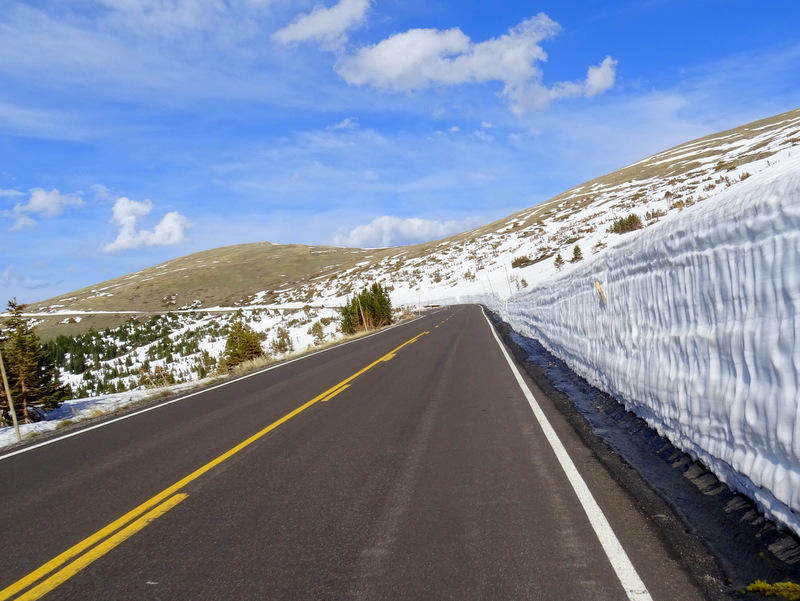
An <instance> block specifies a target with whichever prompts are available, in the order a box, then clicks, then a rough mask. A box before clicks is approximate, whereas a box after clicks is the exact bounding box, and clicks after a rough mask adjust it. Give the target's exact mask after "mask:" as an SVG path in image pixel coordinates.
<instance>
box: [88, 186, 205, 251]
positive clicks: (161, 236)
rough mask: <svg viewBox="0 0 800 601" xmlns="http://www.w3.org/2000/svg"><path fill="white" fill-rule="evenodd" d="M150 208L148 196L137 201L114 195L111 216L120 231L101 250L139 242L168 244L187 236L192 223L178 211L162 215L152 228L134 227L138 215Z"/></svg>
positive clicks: (134, 244)
mask: <svg viewBox="0 0 800 601" xmlns="http://www.w3.org/2000/svg"><path fill="white" fill-rule="evenodd" d="M152 210H153V203H152V202H151V201H150V200H143V201H142V202H137V201H135V200H131V199H130V198H126V197H124V196H123V197H120V198H117V201H116V202H115V203H114V209H113V211H112V218H111V219H112V221H113V222H114V223H115V224H117V225H118V226H119V234H117V238H116V239H115V240H114V241H113V242H110V243H108V244H106V245H105V246H103V252H107V253H112V252H119V251H122V250H128V249H131V248H138V247H140V246H169V245H175V244H180V243H181V242H183V241H184V240H185V239H186V236H185V233H186V230H187V229H188V228H189V227H191V225H192V224H191V223H190V222H189V220H188V219H187V218H186V217H184V216H183V215H181V214H180V213H178V212H177V211H172V212H170V213H167V214H166V215H164V217H163V218H162V219H161V221H160V222H159V223H158V225H156V226H155V227H154V228H153V229H151V230H141V229H137V225H138V222H139V219H140V218H142V217H145V216H147V215H149V214H150V212H151V211H152Z"/></svg>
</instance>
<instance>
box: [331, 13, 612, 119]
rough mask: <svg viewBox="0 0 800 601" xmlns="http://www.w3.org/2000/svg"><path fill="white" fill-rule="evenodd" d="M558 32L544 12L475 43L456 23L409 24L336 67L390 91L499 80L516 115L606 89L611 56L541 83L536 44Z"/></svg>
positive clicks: (541, 56) (541, 57)
mask: <svg viewBox="0 0 800 601" xmlns="http://www.w3.org/2000/svg"><path fill="white" fill-rule="evenodd" d="M560 31H561V26H560V25H559V24H558V23H556V22H555V21H553V20H552V19H550V17H548V16H547V15H545V14H544V13H540V14H538V15H537V16H535V17H532V18H530V19H527V20H525V21H523V22H522V23H520V24H519V25H517V26H516V27H512V28H511V29H509V31H508V33H506V34H505V35H503V36H500V37H499V38H494V39H491V40H488V41H486V42H480V43H474V42H472V40H471V39H470V38H469V37H468V36H467V35H466V34H464V33H463V32H462V31H461V30H460V29H458V28H453V29H448V30H445V31H443V30H437V29H411V30H409V31H406V32H404V33H398V34H395V35H393V36H391V37H389V38H387V39H385V40H383V41H381V42H379V43H377V44H375V45H372V46H365V47H363V48H361V49H360V50H358V51H357V52H356V53H355V54H353V55H349V56H344V57H341V58H340V59H339V61H338V63H337V65H336V70H337V72H338V73H339V75H341V76H342V77H343V78H344V79H345V81H347V82H348V83H351V84H356V85H370V86H373V87H376V88H379V89H386V90H395V91H412V90H417V89H421V88H425V87H428V86H433V85H460V84H466V83H485V82H488V81H499V82H502V83H503V86H504V87H503V91H502V95H503V96H505V97H506V98H507V99H508V101H509V103H510V104H511V108H512V110H513V111H514V112H515V113H517V114H522V113H524V112H526V111H528V110H531V109H538V108H544V107H546V106H547V105H548V104H549V103H550V102H551V101H552V100H555V99H557V98H565V97H569V96H595V95H597V94H600V93H602V92H604V91H606V90H607V89H608V88H610V87H611V86H612V85H613V83H614V75H615V68H616V64H617V62H616V61H615V60H613V59H612V58H610V57H608V58H606V59H605V60H604V61H603V62H602V63H601V64H600V65H598V66H596V67H590V68H589V71H588V75H587V78H586V80H585V81H583V82H579V83H574V82H560V83H556V84H554V85H553V86H552V87H547V86H545V85H544V84H543V83H542V71H541V69H540V68H539V67H538V66H537V63H539V62H543V61H545V60H547V53H546V52H545V51H544V50H543V49H542V47H541V46H540V43H541V42H542V41H543V40H546V39H548V38H551V37H553V36H555V35H557V34H558V33H559V32H560Z"/></svg>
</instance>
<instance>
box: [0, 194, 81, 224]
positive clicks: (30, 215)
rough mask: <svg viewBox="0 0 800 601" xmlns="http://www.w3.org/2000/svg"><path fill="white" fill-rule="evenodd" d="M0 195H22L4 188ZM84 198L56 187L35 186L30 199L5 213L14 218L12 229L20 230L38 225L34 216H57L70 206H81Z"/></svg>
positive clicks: (4, 213)
mask: <svg viewBox="0 0 800 601" xmlns="http://www.w3.org/2000/svg"><path fill="white" fill-rule="evenodd" d="M2 192H3V193H2V194H0V196H22V193H20V192H17V191H16V190H3V191H2ZM82 204H83V199H82V198H81V197H80V196H78V195H75V194H61V192H59V191H58V190H56V189H55V188H54V189H52V190H50V191H47V190H43V189H42V188H33V189H32V190H31V195H30V197H29V198H28V201H27V202H25V203H17V204H16V205H14V208H13V209H11V210H10V211H4V212H3V215H5V216H6V217H9V218H11V219H13V220H14V225H13V226H11V229H12V230H19V229H22V228H26V227H33V226H34V225H36V220H35V219H34V216H37V215H38V216H40V217H56V216H57V215H60V214H61V213H63V212H64V210H65V209H66V208H67V207H69V206H80V205H82Z"/></svg>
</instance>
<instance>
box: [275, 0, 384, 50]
mask: <svg viewBox="0 0 800 601" xmlns="http://www.w3.org/2000/svg"><path fill="white" fill-rule="evenodd" d="M372 2H373V0H339V3H338V4H336V5H334V6H332V7H330V8H324V7H323V6H320V5H317V6H315V7H314V10H312V11H311V12H310V13H309V14H307V15H300V16H299V17H297V18H296V19H295V20H294V21H292V23H291V24H289V25H287V26H286V27H284V28H283V29H280V30H278V31H276V32H275V33H274V34H272V39H273V40H275V41H276V42H279V43H281V44H291V43H294V42H305V41H308V40H316V41H317V42H318V43H319V44H320V45H321V46H322V47H323V48H325V49H328V50H334V49H337V48H339V47H341V46H342V44H343V43H344V42H345V40H346V37H345V33H346V32H347V30H348V29H352V28H353V27H357V26H359V25H361V24H363V23H364V20H365V19H366V15H367V10H368V9H369V8H370V6H372Z"/></svg>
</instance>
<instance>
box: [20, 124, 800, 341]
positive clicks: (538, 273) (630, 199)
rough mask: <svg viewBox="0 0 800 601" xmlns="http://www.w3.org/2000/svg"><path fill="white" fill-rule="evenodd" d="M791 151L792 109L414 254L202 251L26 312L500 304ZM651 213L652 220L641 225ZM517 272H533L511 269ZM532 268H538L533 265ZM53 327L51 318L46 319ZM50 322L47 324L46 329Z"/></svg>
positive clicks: (258, 247) (259, 248)
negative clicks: (459, 301)
mask: <svg viewBox="0 0 800 601" xmlns="http://www.w3.org/2000/svg"><path fill="white" fill-rule="evenodd" d="M797 145H800V109H799V110H794V111H790V112H788V113H784V114H782V115H777V116H775V117H771V118H769V119H764V120H761V121H757V122H754V123H750V124H748V125H745V126H742V127H739V128H736V129H732V130H729V131H725V132H721V133H719V134H714V135H711V136H706V137H704V138H701V139H698V140H694V141H691V142H688V143H686V144H682V145H679V146H676V147H674V148H671V149H669V150H666V151H664V152H660V153H658V154H656V155H653V156H651V157H649V158H647V159H644V160H642V161H639V162H637V163H634V164H633V165H630V166H628V167H625V168H623V169H620V170H619V171H616V172H613V173H610V174H608V175H605V176H603V177H600V178H597V179H595V180H592V181H589V182H586V183H584V184H582V185H580V186H577V187H575V188H573V189H571V190H568V191H566V192H564V193H563V194H560V195H558V196H556V197H555V198H553V199H551V200H550V201H547V202H545V203H543V204H541V205H539V206H537V207H534V208H531V209H526V210H523V211H520V212H518V213H516V214H514V215H511V216H509V217H507V218H505V219H502V220H500V221H497V222H495V223H492V224H489V225H486V226H483V227H480V228H477V229H475V230H472V231H469V232H465V233H463V234H459V235H456V236H453V237H451V238H447V239H445V240H442V241H437V242H432V243H427V244H421V245H416V246H408V247H398V248H387V249H375V250H362V249H342V248H334V247H321V246H302V245H273V244H270V243H255V244H243V245H237V246H230V247H224V248H218V249H214V250H208V251H203V252H200V253H196V254H192V255H188V256H186V257H181V258H179V259H175V260H173V261H168V262H166V263H163V264H161V265H157V266H155V267H151V268H148V269H144V270H142V271H139V272H136V273H133V274H130V275H127V276H124V277H121V278H117V279H114V280H110V281H107V282H103V283H102V284H98V285H97V286H92V287H89V288H85V289H83V290H78V291H76V292H73V293H70V294H66V295H62V296H59V297H56V298H53V299H50V300H48V301H44V302H41V303H36V304H34V305H31V306H30V310H31V311H34V312H40V313H51V314H52V313H64V312H75V311H81V312H93V311H106V312H113V311H142V312H159V311H164V310H165V309H179V308H185V309H188V308H201V307H202V308H209V307H246V306H252V305H259V306H261V305H265V304H286V303H302V304H326V305H333V306H339V305H340V304H341V302H342V301H343V299H344V298H345V297H346V296H347V294H349V293H350V292H352V291H353V290H354V289H357V288H359V287H360V286H363V285H365V284H367V283H368V282H370V281H373V280H383V281H385V282H389V283H390V284H391V285H392V286H393V287H394V289H395V294H394V296H395V302H396V303H398V302H399V303H407V304H416V303H418V302H421V301H435V300H437V299H441V298H447V297H451V296H455V295H456V294H454V293H456V292H457V293H459V294H461V293H475V292H482V291H486V292H489V291H490V289H491V291H492V292H494V293H496V294H501V295H508V294H509V293H511V292H514V291H516V290H517V289H519V288H521V287H522V284H521V280H522V279H525V280H526V282H527V283H531V281H532V280H538V279H540V278H542V277H546V276H548V275H550V274H552V273H553V272H554V266H553V265H552V261H545V259H551V258H552V257H554V256H555V255H556V254H557V253H559V252H560V253H561V254H562V258H564V259H565V260H569V259H570V257H572V253H573V252H574V249H573V247H574V245H575V244H580V245H581V246H582V249H581V250H582V253H583V255H584V256H586V255H588V253H589V252H590V251H592V252H599V251H601V250H602V249H603V248H604V247H606V246H608V245H613V244H614V243H616V242H617V241H618V240H619V239H620V238H619V236H616V235H614V234H609V233H608V232H607V231H606V230H607V228H608V226H609V225H610V224H611V223H612V222H613V221H614V220H615V219H618V218H619V217H622V216H625V215H627V214H629V213H637V214H638V215H639V216H640V217H641V218H642V219H644V220H645V222H647V223H653V222H655V221H657V220H658V219H661V218H668V217H669V215H670V213H671V212H673V211H674V212H677V211H680V210H682V209H683V208H684V207H686V206H689V205H692V204H695V203H697V202H702V201H705V200H707V199H709V198H713V197H714V196H715V195H716V194H718V193H719V192H720V191H722V190H724V189H726V188H728V187H730V186H733V185H736V184H737V183H738V182H739V181H742V180H743V179H746V178H747V177H748V176H749V175H750V174H751V173H754V172H756V171H760V170H762V169H765V168H767V167H768V166H769V165H770V163H771V162H774V161H776V160H780V158H781V156H785V155H787V154H789V153H790V152H791V149H792V148H793V147H794V146H797ZM648 215H649V217H650V218H649V219H647V216H648ZM515 256H517V257H524V260H522V261H519V262H518V264H520V263H522V264H525V263H528V264H529V265H530V264H534V265H537V267H535V268H533V269H532V268H530V267H529V268H525V269H522V270H517V269H511V267H510V264H511V260H512V258H514V257H515ZM536 261H538V263H535V262H536ZM55 321H58V320H55ZM55 321H54V320H52V319H51V320H48V325H52V324H53V323H55Z"/></svg>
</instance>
